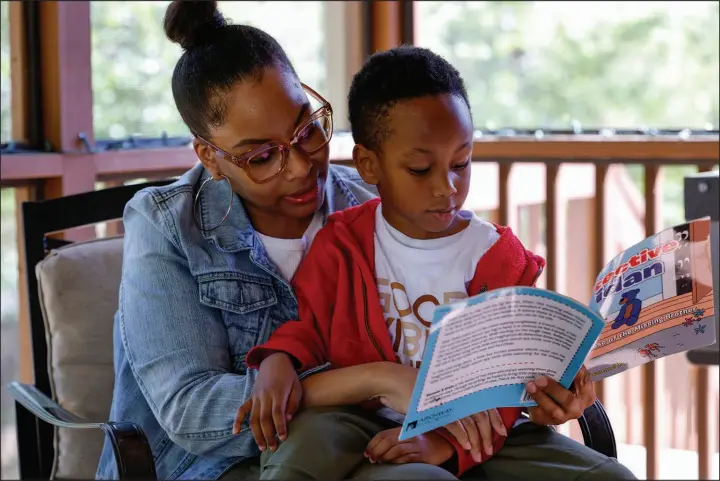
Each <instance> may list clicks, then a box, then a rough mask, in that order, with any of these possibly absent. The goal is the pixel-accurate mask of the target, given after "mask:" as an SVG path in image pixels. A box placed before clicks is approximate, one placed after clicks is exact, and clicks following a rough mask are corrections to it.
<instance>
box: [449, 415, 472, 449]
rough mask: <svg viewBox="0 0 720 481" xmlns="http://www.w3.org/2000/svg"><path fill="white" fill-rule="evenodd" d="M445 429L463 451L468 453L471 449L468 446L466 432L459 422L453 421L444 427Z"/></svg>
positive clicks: (468, 441) (468, 440) (468, 439)
mask: <svg viewBox="0 0 720 481" xmlns="http://www.w3.org/2000/svg"><path fill="white" fill-rule="evenodd" d="M445 429H447V430H448V431H449V432H450V434H452V435H453V437H454V438H455V439H456V440H457V442H458V443H459V444H460V446H462V447H463V449H466V450H468V451H470V448H471V447H472V446H471V444H470V438H469V436H468V433H467V431H465V427H464V426H463V424H462V423H461V422H460V421H455V422H454V423H450V424H448V425H446V426H445Z"/></svg>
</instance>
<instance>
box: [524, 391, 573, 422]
mask: <svg viewBox="0 0 720 481" xmlns="http://www.w3.org/2000/svg"><path fill="white" fill-rule="evenodd" d="M530 396H532V398H533V399H534V400H535V402H537V404H538V405H537V408H535V409H534V410H535V411H537V410H540V411H542V413H538V412H535V413H534V414H535V417H536V418H540V419H542V422H543V423H547V424H552V425H558V424H562V423H563V422H565V420H564V418H565V412H564V411H563V410H562V408H561V407H560V406H558V404H557V403H556V402H555V401H554V400H553V399H552V398H551V397H550V396H548V395H547V394H545V393H544V392H543V391H542V390H540V389H538V390H537V391H536V392H535V393H533V394H530ZM530 411H531V415H532V414H533V413H532V411H533V409H530ZM533 421H535V419H533ZM536 422H537V421H536Z"/></svg>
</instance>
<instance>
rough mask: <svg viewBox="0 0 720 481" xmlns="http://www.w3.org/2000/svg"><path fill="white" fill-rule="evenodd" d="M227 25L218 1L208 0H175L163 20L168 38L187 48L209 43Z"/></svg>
mask: <svg viewBox="0 0 720 481" xmlns="http://www.w3.org/2000/svg"><path fill="white" fill-rule="evenodd" d="M226 25H227V23H226V22H225V19H224V18H223V16H222V14H221V13H220V11H219V10H218V8H217V2H216V1H208V0H200V1H195V0H173V1H172V2H171V3H170V5H169V6H168V8H167V10H166V11H165V19H164V21H163V28H164V29H165V35H166V36H167V38H169V39H170V40H171V41H172V42H174V43H177V44H180V46H181V47H182V48H183V49H185V50H188V49H191V48H193V47H196V46H198V45H202V44H204V43H207V42H208V41H210V39H211V38H212V35H213V34H214V33H217V32H218V31H219V30H221V29H222V28H223V27H225V26H226Z"/></svg>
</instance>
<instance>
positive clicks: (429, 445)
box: [365, 427, 455, 466]
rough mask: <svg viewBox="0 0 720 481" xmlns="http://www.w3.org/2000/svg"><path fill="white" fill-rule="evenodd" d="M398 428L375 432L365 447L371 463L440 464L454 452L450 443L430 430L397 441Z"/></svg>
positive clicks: (366, 455)
mask: <svg viewBox="0 0 720 481" xmlns="http://www.w3.org/2000/svg"><path fill="white" fill-rule="evenodd" d="M400 429H401V428H399V427H398V428H393V429H388V430H386V431H382V432H380V433H378V434H376V435H375V437H374V438H372V439H371V440H370V442H369V443H368V445H367V448H365V457H366V458H368V459H369V460H370V462H371V463H392V464H406V463H426V464H433V465H435V466H440V465H441V464H443V463H444V462H446V461H447V460H448V459H450V458H451V457H453V455H454V454H455V450H454V449H453V446H452V444H450V442H448V440H447V439H445V438H443V437H442V436H440V435H439V434H437V433H434V432H432V431H431V432H429V433H425V434H421V435H420V436H415V437H414V438H411V439H408V440H405V441H399V440H398V436H399V435H400Z"/></svg>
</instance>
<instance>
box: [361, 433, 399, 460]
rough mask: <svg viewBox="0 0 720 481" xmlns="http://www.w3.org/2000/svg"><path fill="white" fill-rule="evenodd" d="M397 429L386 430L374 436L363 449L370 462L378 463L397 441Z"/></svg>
mask: <svg viewBox="0 0 720 481" xmlns="http://www.w3.org/2000/svg"><path fill="white" fill-rule="evenodd" d="M398 433H399V429H388V430H385V431H382V432H380V433H378V434H376V435H375V437H374V438H372V439H371V440H370V442H369V443H368V445H367V448H365V455H366V456H367V457H368V458H370V462H373V463H374V462H376V461H379V460H380V458H381V457H382V456H383V455H384V454H385V453H386V452H387V451H388V450H389V449H390V448H392V447H393V446H394V445H395V444H397V443H398V442H399V441H398V439H397V436H398Z"/></svg>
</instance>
